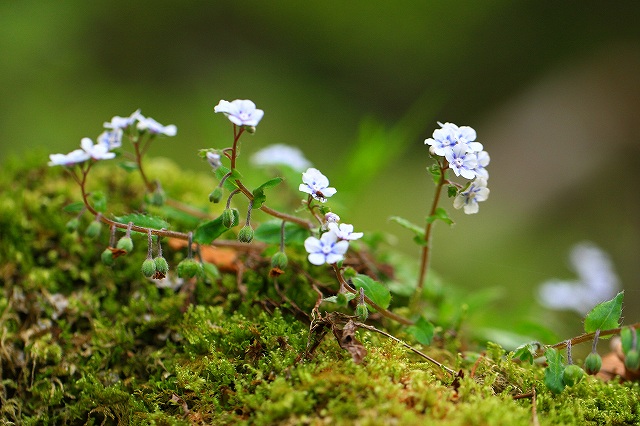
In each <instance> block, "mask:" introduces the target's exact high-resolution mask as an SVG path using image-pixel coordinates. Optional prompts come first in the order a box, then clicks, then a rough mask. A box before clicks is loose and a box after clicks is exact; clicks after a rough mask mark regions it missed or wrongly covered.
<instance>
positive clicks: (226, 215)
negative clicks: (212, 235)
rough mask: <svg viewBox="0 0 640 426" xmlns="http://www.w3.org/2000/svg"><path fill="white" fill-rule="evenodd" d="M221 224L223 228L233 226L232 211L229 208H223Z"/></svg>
mask: <svg viewBox="0 0 640 426" xmlns="http://www.w3.org/2000/svg"><path fill="white" fill-rule="evenodd" d="M234 210H236V212H237V211H238V210H237V209H234ZM222 224H223V225H224V226H225V228H231V227H232V226H233V211H231V209H224V211H223V212H222Z"/></svg>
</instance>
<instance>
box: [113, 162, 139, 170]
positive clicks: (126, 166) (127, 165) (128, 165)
mask: <svg viewBox="0 0 640 426" xmlns="http://www.w3.org/2000/svg"><path fill="white" fill-rule="evenodd" d="M118 167H120V168H121V169H123V170H125V171H126V172H129V173H131V172H134V171H136V170H138V169H139V167H138V164H137V163H135V162H133V161H122V162H120V163H118Z"/></svg>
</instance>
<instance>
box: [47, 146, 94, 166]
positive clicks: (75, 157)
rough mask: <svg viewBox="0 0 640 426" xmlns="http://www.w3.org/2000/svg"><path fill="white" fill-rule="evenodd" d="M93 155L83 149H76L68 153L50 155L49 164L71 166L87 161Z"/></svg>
mask: <svg viewBox="0 0 640 426" xmlns="http://www.w3.org/2000/svg"><path fill="white" fill-rule="evenodd" d="M89 158H91V156H90V155H89V154H88V153H87V152H86V151H84V150H82V149H76V150H74V151H71V152H70V153H68V154H51V155H49V159H50V160H51V161H50V162H49V166H71V165H74V164H78V163H83V162H85V161H87V160H88V159H89Z"/></svg>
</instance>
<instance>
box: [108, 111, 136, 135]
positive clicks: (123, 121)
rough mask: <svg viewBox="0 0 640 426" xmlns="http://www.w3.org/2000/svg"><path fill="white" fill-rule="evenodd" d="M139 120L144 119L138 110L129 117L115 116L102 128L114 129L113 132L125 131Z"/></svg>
mask: <svg viewBox="0 0 640 426" xmlns="http://www.w3.org/2000/svg"><path fill="white" fill-rule="evenodd" d="M140 118H144V117H143V116H142V114H140V110H139V109H138V110H136V111H134V112H133V113H132V114H131V115H130V116H129V117H120V116H119V115H116V116H115V117H113V118H112V119H111V121H110V122H105V123H104V128H105V129H114V130H115V129H126V128H127V127H129V126H131V125H132V124H133V123H135V122H136V120H139V119H140Z"/></svg>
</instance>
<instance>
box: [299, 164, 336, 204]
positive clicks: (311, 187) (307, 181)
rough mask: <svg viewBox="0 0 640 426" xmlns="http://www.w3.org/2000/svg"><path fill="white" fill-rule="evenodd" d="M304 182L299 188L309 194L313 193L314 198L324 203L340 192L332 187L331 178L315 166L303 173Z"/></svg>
mask: <svg viewBox="0 0 640 426" xmlns="http://www.w3.org/2000/svg"><path fill="white" fill-rule="evenodd" d="M302 182H303V183H301V184H300V186H299V187H298V189H299V190H300V191H302V192H305V193H307V194H311V196H312V197H313V198H314V199H316V200H318V201H320V202H322V203H324V202H325V201H327V198H329V197H331V196H332V195H333V194H335V193H336V192H338V191H337V190H336V189H335V188H330V187H329V179H327V177H326V176H325V175H323V174H322V173H320V171H319V170H318V169H314V168H313V167H311V168H309V169H307V171H306V172H304V173H302Z"/></svg>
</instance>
